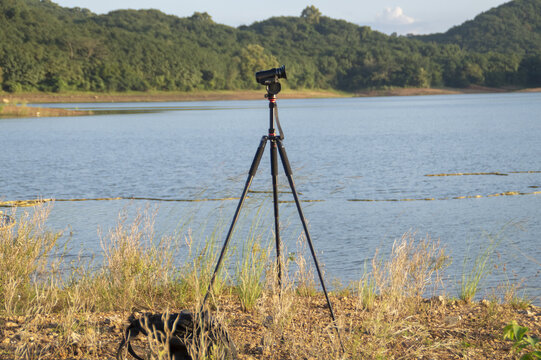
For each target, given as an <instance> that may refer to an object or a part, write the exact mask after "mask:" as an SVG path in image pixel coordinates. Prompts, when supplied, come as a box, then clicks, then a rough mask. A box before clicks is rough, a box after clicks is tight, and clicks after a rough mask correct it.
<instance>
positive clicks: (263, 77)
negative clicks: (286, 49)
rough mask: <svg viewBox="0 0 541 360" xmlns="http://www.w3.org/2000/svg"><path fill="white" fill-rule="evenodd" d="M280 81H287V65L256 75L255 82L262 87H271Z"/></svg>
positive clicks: (259, 72)
mask: <svg viewBox="0 0 541 360" xmlns="http://www.w3.org/2000/svg"><path fill="white" fill-rule="evenodd" d="M278 79H287V76H286V66H285V65H282V66H280V67H279V68H274V69H270V70H262V71H258V72H256V73H255V80H256V81H257V82H258V83H260V84H261V85H270V84H272V83H274V82H278Z"/></svg>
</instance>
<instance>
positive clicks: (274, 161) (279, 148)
mask: <svg viewBox="0 0 541 360" xmlns="http://www.w3.org/2000/svg"><path fill="white" fill-rule="evenodd" d="M278 92H279V89H278ZM276 93H277V91H276V89H273V88H272V87H271V86H267V94H266V95H265V97H266V98H267V99H268V100H269V113H270V117H269V133H268V135H265V136H263V137H262V138H261V142H260V143H259V147H258V148H257V151H256V153H255V156H254V160H253V161H252V166H251V167H250V171H249V172H248V178H247V180H246V184H245V185H244V190H243V191H242V196H241V197H240V200H239V203H238V205H237V209H236V211H235V215H234V216H233V221H232V222H231V226H230V228H229V231H228V233H227V236H226V239H225V242H224V245H223V247H222V251H221V252H220V256H219V257H218V262H217V264H216V268H215V269H214V273H213V274H212V277H211V279H210V283H209V287H208V290H207V293H206V295H205V298H204V299H203V303H202V305H201V309H202V310H203V307H204V306H205V303H206V301H207V299H208V297H209V294H210V292H211V290H212V286H213V284H214V280H215V278H216V274H217V272H218V270H219V269H220V266H221V264H222V261H223V258H224V255H225V252H226V249H227V245H228V244H229V240H230V239H231V236H232V234H233V229H234V228H235V224H236V222H237V220H238V218H239V214H240V210H241V208H242V205H243V203H244V200H245V199H246V195H247V194H248V190H249V189H250V185H251V183H252V180H253V179H254V177H255V174H256V172H257V168H258V167H259V163H260V161H261V157H262V156H263V152H264V150H265V146H266V144H267V142H270V144H271V151H270V158H271V175H272V194H273V203H274V226H275V239H276V258H277V272H278V284H279V286H280V289H281V283H282V269H281V262H280V222H279V212H278V153H279V154H280V159H281V160H282V165H283V168H284V171H285V174H286V177H287V180H288V182H289V187H290V188H291V192H292V193H293V198H294V199H295V204H296V206H297V211H298V213H299V217H300V219H301V222H302V226H303V229H304V234H305V236H306V240H307V242H308V245H309V247H310V252H311V253H312V257H313V259H314V264H315V266H316V270H317V274H318V277H319V281H320V282H321V287H322V288H323V293H324V294H325V299H326V300H327V305H328V306H329V311H330V315H331V318H332V320H333V322H335V321H336V319H335V317H334V312H333V308H332V305H331V301H330V300H329V295H328V293H327V289H326V287H325V282H324V281H323V274H322V273H321V269H320V267H319V263H318V261H317V256H316V252H315V250H314V245H313V244H312V239H311V238H310V233H309V232H308V226H307V224H306V219H305V217H304V214H303V211H302V208H301V204H300V201H299V196H298V194H297V191H296V189H295V183H294V182H293V177H292V171H291V166H290V164H289V160H288V158H287V154H286V150H285V148H284V146H283V144H282V140H283V139H284V134H283V132H282V128H281V126H280V121H279V120H278V107H277V104H276ZM275 120H276V125H277V126H278V130H279V132H280V135H278V136H277V135H276V131H275V129H274V123H275ZM338 335H340V334H339V333H338ZM340 342H341V341H340Z"/></svg>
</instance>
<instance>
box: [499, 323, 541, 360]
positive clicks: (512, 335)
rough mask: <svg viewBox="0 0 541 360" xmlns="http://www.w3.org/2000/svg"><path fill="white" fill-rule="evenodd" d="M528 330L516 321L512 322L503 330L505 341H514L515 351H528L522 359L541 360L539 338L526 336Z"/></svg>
mask: <svg viewBox="0 0 541 360" xmlns="http://www.w3.org/2000/svg"><path fill="white" fill-rule="evenodd" d="M527 332H528V328H527V327H525V326H520V325H518V324H517V322H516V321H512V322H511V323H509V324H508V325H507V326H506V327H505V328H504V329H503V337H504V339H509V340H511V341H514V343H513V349H514V350H515V351H517V352H522V351H526V353H525V354H523V355H522V356H521V357H520V359H521V360H530V359H541V343H540V342H539V338H537V337H535V336H530V335H526V333H527Z"/></svg>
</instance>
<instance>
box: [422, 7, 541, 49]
mask: <svg viewBox="0 0 541 360" xmlns="http://www.w3.org/2000/svg"><path fill="white" fill-rule="evenodd" d="M420 38H421V39H423V40H427V41H436V42H438V43H446V44H458V45H460V46H461V47H463V48H464V49H467V50H471V51H478V52H489V51H494V52H499V53H518V54H524V53H539V52H541V0H514V1H510V2H508V3H506V4H503V5H502V6H499V7H497V8H494V9H491V10H489V11H486V12H484V13H482V14H479V15H478V16H477V17H475V19H473V20H470V21H467V22H465V23H464V24H462V25H460V26H455V27H453V28H451V29H450V30H449V31H447V32H446V33H443V34H432V35H427V36H422V37H420Z"/></svg>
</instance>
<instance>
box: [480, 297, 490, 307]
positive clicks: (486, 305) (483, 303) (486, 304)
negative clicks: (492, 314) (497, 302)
mask: <svg viewBox="0 0 541 360" xmlns="http://www.w3.org/2000/svg"><path fill="white" fill-rule="evenodd" d="M481 305H483V306H484V307H486V308H487V307H489V306H490V301H488V300H487V299H483V300H481Z"/></svg>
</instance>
